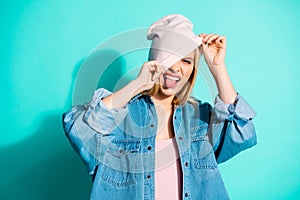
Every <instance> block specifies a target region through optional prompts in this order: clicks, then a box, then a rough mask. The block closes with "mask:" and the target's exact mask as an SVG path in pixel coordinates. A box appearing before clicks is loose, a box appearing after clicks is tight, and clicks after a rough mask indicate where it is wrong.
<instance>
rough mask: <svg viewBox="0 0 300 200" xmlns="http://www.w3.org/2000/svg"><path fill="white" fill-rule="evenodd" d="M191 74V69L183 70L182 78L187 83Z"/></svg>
mask: <svg viewBox="0 0 300 200" xmlns="http://www.w3.org/2000/svg"><path fill="white" fill-rule="evenodd" d="M192 72H193V67H188V68H185V70H184V71H183V77H184V79H185V81H187V80H188V79H189V78H190V76H191V74H192Z"/></svg>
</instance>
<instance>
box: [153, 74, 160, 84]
mask: <svg viewBox="0 0 300 200" xmlns="http://www.w3.org/2000/svg"><path fill="white" fill-rule="evenodd" d="M159 76H160V73H157V72H155V73H154V75H153V76H152V81H153V82H155V81H156V80H157V79H158V77H159Z"/></svg>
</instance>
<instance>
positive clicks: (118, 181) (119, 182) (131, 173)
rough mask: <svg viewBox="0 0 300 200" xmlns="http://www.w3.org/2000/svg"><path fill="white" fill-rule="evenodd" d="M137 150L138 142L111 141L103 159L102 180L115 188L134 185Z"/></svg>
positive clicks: (127, 140) (126, 140)
mask: <svg viewBox="0 0 300 200" xmlns="http://www.w3.org/2000/svg"><path fill="white" fill-rule="evenodd" d="M139 148H140V140H135V139H121V140H117V139H115V140H113V141H112V143H111V144H110V146H109V147H108V148H107V151H106V154H105V157H104V166H103V173H102V178H103V180H105V181H106V182H108V183H109V184H112V185H114V186H116V187H126V186H129V185H133V184H135V183H136V172H137V158H138V153H139Z"/></svg>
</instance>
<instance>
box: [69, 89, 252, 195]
mask: <svg viewBox="0 0 300 200" xmlns="http://www.w3.org/2000/svg"><path fill="white" fill-rule="evenodd" d="M109 94H111V93H110V92H109V91H107V90H105V89H98V90H97V91H95V93H94V97H93V100H92V101H91V102H90V103H87V104H85V105H79V106H74V107H73V108H72V109H71V111H69V112H67V113H64V115H63V125H64V130H65V133H66V135H67V137H68V139H69V140H70V143H71V145H72V146H73V148H74V149H75V151H76V152H77V153H78V154H79V155H80V157H81V158H82V160H83V162H84V163H85V165H86V166H87V168H88V171H89V174H90V175H91V176H92V178H93V187H92V191H91V196H90V198H91V199H112V200H114V199H122V200H129V199H130V200H135V199H136V200H142V199H143V200H152V199H154V197H155V186H154V175H155V174H154V173H155V141H156V132H157V124H158V122H157V115H156V111H155V106H154V103H153V101H152V100H151V97H149V96H146V95H137V96H135V97H134V98H132V99H131V100H130V102H128V104H127V105H126V106H125V107H124V108H121V109H111V110H110V109H108V108H107V107H106V106H105V104H104V103H103V102H102V101H101V99H102V98H104V97H106V96H108V95H109ZM255 115H256V113H255V112H254V111H253V110H252V108H251V107H250V106H249V105H248V103H247V102H246V101H245V100H244V98H243V97H242V96H241V95H240V94H238V96H237V99H236V101H235V103H234V104H225V103H224V102H222V100H221V99H220V98H219V96H217V97H216V99H215V105H214V108H212V107H211V105H210V104H208V103H202V102H201V101H198V100H196V99H195V102H193V103H192V102H190V101H188V102H187V103H185V104H184V105H182V106H176V108H175V111H174V114H173V126H174V132H175V140H176V143H177V146H178V152H179V156H180V163H181V168H182V176H183V177H182V180H183V184H182V199H193V200H199V199H201V200H202V199H207V200H208V199H211V200H219V199H229V197H228V194H227V192H226V189H225V187H224V183H223V181H222V178H221V175H220V172H219V170H218V166H217V164H218V163H221V162H224V161H226V160H228V159H230V158H231V157H233V156H234V155H236V154H238V153H239V152H241V151H242V150H245V149H247V148H250V147H252V146H253V145H255V144H256V142H257V141H256V133H255V129H254V126H253V122H252V119H253V117H255Z"/></svg>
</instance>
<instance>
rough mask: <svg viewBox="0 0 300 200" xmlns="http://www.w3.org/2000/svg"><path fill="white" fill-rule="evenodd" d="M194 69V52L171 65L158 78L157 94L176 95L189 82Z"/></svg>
mask: <svg viewBox="0 0 300 200" xmlns="http://www.w3.org/2000/svg"><path fill="white" fill-rule="evenodd" d="M193 69H194V51H192V52H191V53H189V54H188V55H186V56H185V57H184V58H182V59H181V60H179V61H178V62H176V63H175V64H174V65H172V66H171V67H170V68H169V69H168V70H167V71H166V72H165V73H164V74H162V75H161V76H160V78H159V81H160V90H159V93H160V94H161V95H165V96H174V95H176V94H177V93H178V92H179V91H180V90H181V89H182V88H183V86H184V85H185V84H186V82H187V81H188V80H189V78H190V76H191V74H192V72H193Z"/></svg>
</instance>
